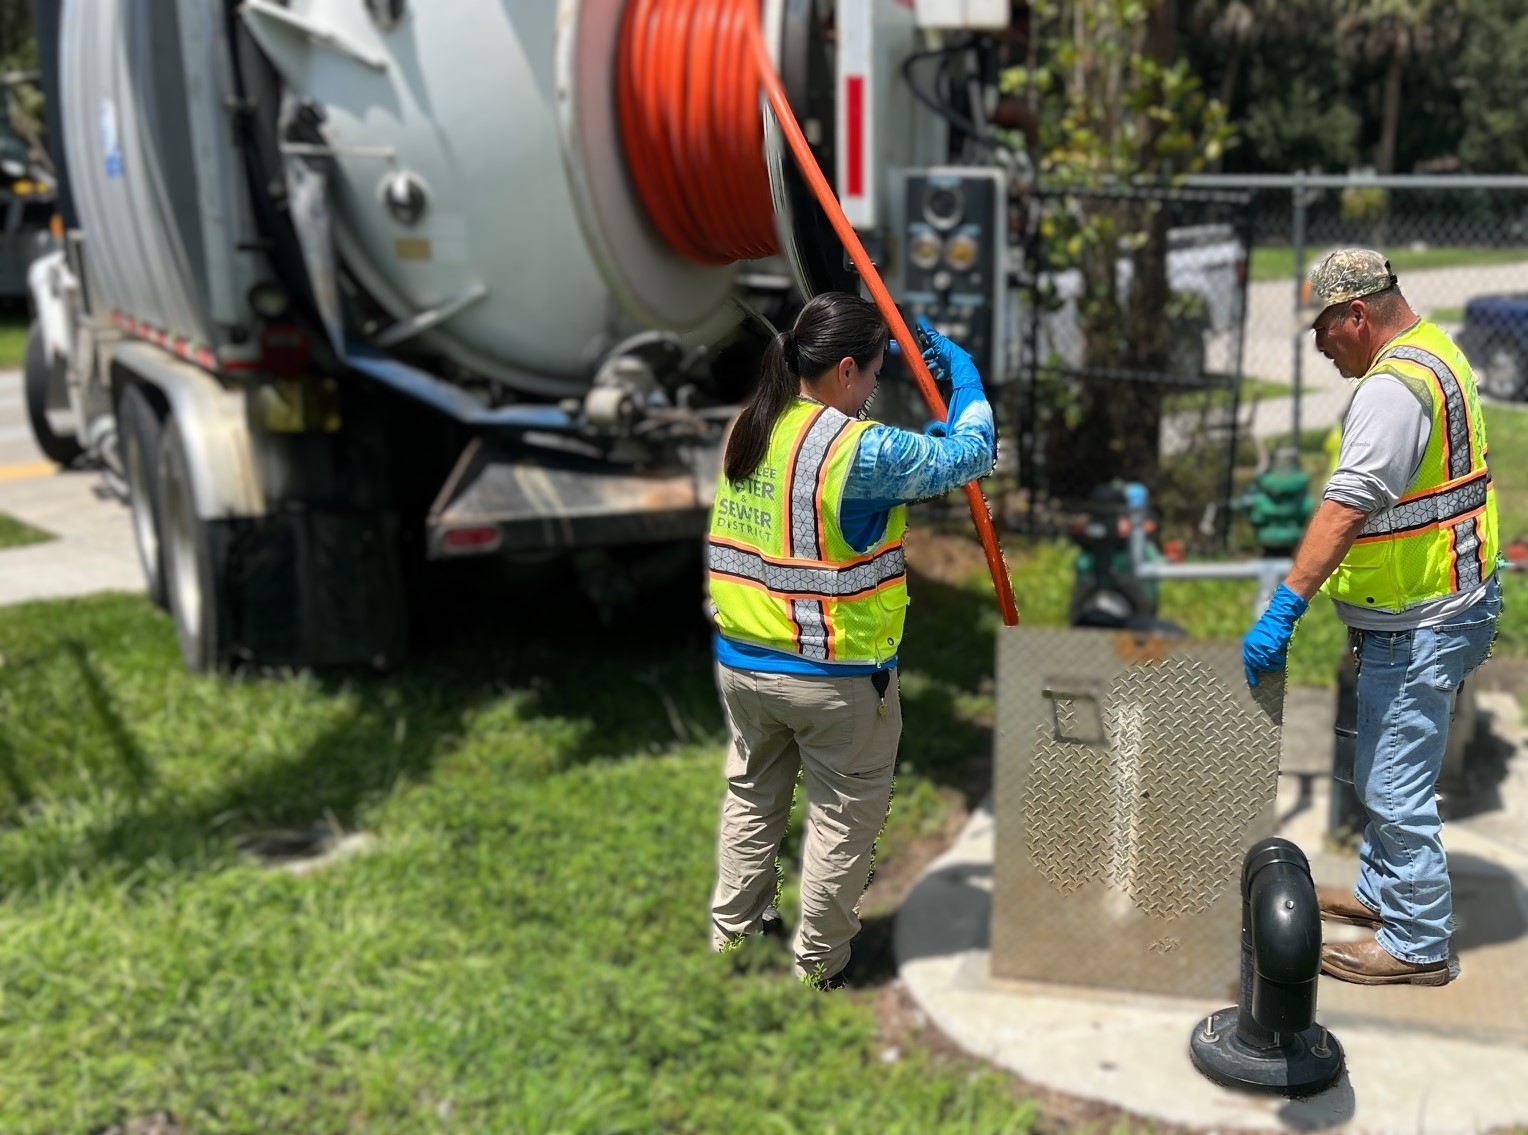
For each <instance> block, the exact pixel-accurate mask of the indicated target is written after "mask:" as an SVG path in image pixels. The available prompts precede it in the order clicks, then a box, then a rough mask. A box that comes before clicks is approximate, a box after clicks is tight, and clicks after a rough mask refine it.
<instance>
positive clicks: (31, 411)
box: [22, 319, 85, 469]
mask: <svg viewBox="0 0 1528 1135" xmlns="http://www.w3.org/2000/svg"><path fill="white" fill-rule="evenodd" d="M22 381H23V383H24V384H25V386H26V399H27V417H28V419H30V421H31V423H32V436H33V437H34V438H36V439H37V448H38V449H40V450H42V452H43V456H44V457H46V458H47V459H48V460H49V461H52V462H54V463H55V464H57V465H62V466H63V467H64V468H66V469H67V468H68V467H69V466H70V465H73V464H74V463H75V462H76V461H78V460H79V458H80V455H81V454H83V453H84V452H85V450H84V448H83V447H82V446H81V445H80V443H79V442H77V441H75V440H74V438H72V437H61V436H59V435H58V434H56V433H54V432H53V425H52V423H51V422H49V421H48V391H49V388H50V387H51V386H52V384H53V368H52V367H50V366H49V365H48V352H47V349H46V348H45V347H44V345H43V341H42V328H41V327H39V326H38V325H37V321H36V320H35V319H34V320H33V321H32V326H31V328H30V329H29V330H28V331H27V353H26V359H25V361H24V362H23V363H22Z"/></svg>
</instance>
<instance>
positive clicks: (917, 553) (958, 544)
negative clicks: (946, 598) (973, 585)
mask: <svg viewBox="0 0 1528 1135" xmlns="http://www.w3.org/2000/svg"><path fill="white" fill-rule="evenodd" d="M904 547H905V551H906V554H907V566H908V567H909V568H911V569H912V570H913V571H915V572H917V573H918V574H919V575H922V576H926V577H927V578H929V579H934V580H938V581H939V582H940V583H948V584H952V585H959V584H962V583H964V582H965V581H966V580H968V579H970V578H971V577H972V576H973V575H976V574H977V573H978V572H981V573H985V572H986V570H987V557H986V554H985V553H984V552H983V551H982V546H981V543H980V541H978V540H976V539H975V538H973V537H970V536H958V535H956V534H954V533H953V532H931V531H928V530H926V529H920V530H914V531H912V532H909V533H908V534H907V540H906V544H905V546H904Z"/></svg>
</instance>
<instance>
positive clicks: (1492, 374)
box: [1475, 336, 1528, 402]
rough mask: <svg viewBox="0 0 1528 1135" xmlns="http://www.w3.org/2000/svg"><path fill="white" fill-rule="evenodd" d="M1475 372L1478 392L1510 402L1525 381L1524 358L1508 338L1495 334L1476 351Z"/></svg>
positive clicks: (1519, 394) (1527, 379)
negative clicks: (1476, 365) (1477, 357)
mask: <svg viewBox="0 0 1528 1135" xmlns="http://www.w3.org/2000/svg"><path fill="white" fill-rule="evenodd" d="M1475 373H1476V376H1477V378H1478V379H1479V381H1480V389H1481V391H1482V392H1484V393H1486V394H1489V395H1490V396H1491V397H1492V398H1496V399H1499V400H1501V401H1503V402H1514V401H1516V400H1517V399H1519V398H1521V397H1522V396H1523V387H1524V385H1525V384H1528V359H1525V358H1524V357H1523V352H1522V351H1520V350H1519V349H1518V348H1517V346H1516V344H1514V343H1513V342H1512V341H1511V340H1510V339H1507V338H1505V337H1501V336H1498V337H1497V338H1495V339H1491V340H1490V341H1488V342H1487V343H1486V345H1485V348H1484V349H1483V350H1482V351H1481V352H1480V369H1479V370H1477V371H1476V372H1475Z"/></svg>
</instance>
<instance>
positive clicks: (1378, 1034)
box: [895, 690, 1528, 1135]
mask: <svg viewBox="0 0 1528 1135" xmlns="http://www.w3.org/2000/svg"><path fill="white" fill-rule="evenodd" d="M1478 703H1479V707H1480V711H1481V714H1482V721H1483V722H1484V721H1487V720H1488V724H1489V727H1490V731H1491V734H1490V736H1491V738H1492V741H1493V743H1494V744H1495V746H1496V747H1497V750H1498V755H1499V756H1500V758H1501V761H1502V764H1501V767H1502V769H1503V770H1504V777H1503V779H1502V780H1501V781H1500V782H1499V783H1497V784H1494V785H1492V786H1491V788H1490V789H1489V796H1488V797H1487V798H1484V799H1481V800H1474V801H1468V802H1460V806H1457V807H1455V808H1454V812H1455V815H1456V816H1457V818H1451V819H1449V821H1448V823H1447V824H1446V827H1445V831H1444V841H1445V844H1446V845H1447V847H1448V850H1449V853H1450V862H1451V869H1452V871H1453V873H1454V876H1455V895H1456V918H1457V919H1458V921H1459V924H1460V930H1459V933H1458V935H1457V936H1456V945H1457V947H1458V951H1459V957H1460V962H1461V966H1462V972H1461V975H1460V977H1459V978H1458V980H1456V981H1454V982H1452V983H1450V984H1449V985H1448V986H1446V987H1444V988H1442V989H1420V988H1414V987H1387V988H1364V987H1358V986H1352V985H1346V984H1344V983H1342V982H1337V981H1334V980H1333V979H1331V978H1327V977H1323V978H1322V979H1321V988H1320V993H1319V1005H1318V1010H1317V1021H1318V1022H1319V1023H1320V1024H1322V1025H1324V1026H1327V1027H1329V1028H1330V1029H1331V1030H1332V1032H1333V1034H1334V1035H1335V1036H1336V1037H1337V1038H1338V1040H1339V1041H1340V1042H1341V1044H1342V1045H1343V1047H1344V1049H1345V1051H1346V1056H1347V1060H1346V1071H1345V1072H1344V1073H1343V1074H1342V1076H1341V1077H1340V1078H1339V1080H1338V1081H1337V1083H1336V1084H1335V1085H1334V1086H1333V1087H1331V1088H1329V1089H1328V1090H1326V1091H1325V1092H1323V1093H1321V1094H1320V1095H1317V1096H1313V1097H1311V1098H1309V1099H1305V1100H1294V1101H1292V1100H1287V1099H1284V1098H1282V1097H1278V1096H1261V1095H1252V1094H1244V1093H1240V1092H1235V1091H1231V1090H1228V1089H1225V1088H1221V1087H1219V1086H1217V1085H1216V1084H1213V1083H1211V1082H1210V1081H1209V1080H1207V1079H1206V1078H1205V1077H1203V1076H1202V1075H1201V1074H1200V1073H1199V1072H1198V1071H1197V1070H1196V1069H1195V1068H1194V1067H1193V1065H1192V1064H1191V1063H1190V1061H1189V1034H1190V1031H1191V1030H1192V1029H1193V1027H1194V1026H1195V1022H1196V1021H1202V1020H1203V1019H1204V1018H1205V1016H1206V1015H1207V1014H1208V1013H1210V1012H1212V1011H1214V1010H1217V1009H1221V1008H1224V1007H1225V1006H1226V1004H1228V1003H1229V1002H1227V1001H1224V1000H1221V1001H1217V1002H1215V1003H1210V1002H1208V1001H1198V1000H1195V999H1190V998H1183V999H1179V998H1171V997H1156V996H1140V995H1133V994H1130V993H1126V992H1117V991H1111V990H1102V989H1080V988H1069V987H1062V986H1057V985H1048V984H1044V983H1039V982H1012V981H995V980H993V979H992V978H991V977H990V976H989V965H988V953H987V950H988V925H989V919H990V912H991V893H992V865H993V816H992V813H991V811H990V810H989V808H988V807H986V806H984V807H983V808H982V809H981V810H979V811H978V812H977V813H976V814H975V815H973V816H972V818H971V821H970V822H969V823H968V825H967V826H966V829H965V831H964V832H962V833H961V835H960V837H959V839H958V840H957V841H956V843H955V845H954V846H953V847H951V848H950V850H949V851H948V852H946V853H945V854H944V855H943V856H941V857H940V858H939V859H938V860H936V861H935V862H934V863H933V864H932V865H930V867H929V869H928V870H927V871H926V872H925V874H924V876H923V878H922V879H921V880H920V881H919V883H918V884H917V885H916V886H915V888H914V890H913V892H912V893H911V894H910V895H909V897H908V899H907V901H906V902H905V903H904V904H903V907H902V910H901V912H900V913H899V915H898V917H897V925H896V939H895V942H896V953H897V960H898V966H899V971H900V976H901V979H902V981H903V982H904V983H905V985H906V987H907V990H908V992H909V993H910V994H911V996H912V997H913V999H914V1000H915V1001H916V1002H917V1003H918V1004H919V1006H920V1007H921V1008H922V1009H923V1011H924V1012H925V1013H926V1014H927V1015H928V1017H929V1018H930V1019H931V1020H932V1021H933V1022H934V1023H935V1024H936V1025H938V1026H939V1028H940V1029H941V1030H943V1031H944V1032H945V1033H946V1034H947V1035H948V1036H949V1037H950V1038H952V1039H953V1040H954V1041H955V1042H956V1043H958V1044H959V1045H960V1046H961V1047H963V1048H965V1049H966V1050H967V1051H969V1052H971V1053H973V1054H975V1055H977V1056H980V1057H982V1058H984V1059H987V1060H990V1061H992V1062H993V1063H995V1064H997V1065H999V1066H1001V1067H1003V1068H1006V1069H1009V1070H1010V1071H1012V1072H1014V1073H1017V1074H1018V1075H1019V1076H1021V1077H1023V1078H1024V1079H1025V1080H1026V1081H1028V1082H1030V1083H1032V1084H1034V1085H1036V1086H1039V1087H1043V1088H1046V1089H1049V1090H1051V1091H1055V1092H1059V1093H1062V1094H1064V1095H1069V1096H1076V1097H1082V1098H1085V1099H1088V1100H1092V1101H1096V1102H1099V1103H1103V1104H1106V1105H1111V1106H1114V1107H1117V1108H1120V1109H1122V1110H1123V1111H1125V1112H1128V1113H1131V1114H1133V1115H1135V1116H1138V1117H1142V1118H1145V1119H1147V1120H1148V1121H1150V1122H1155V1123H1164V1124H1172V1125H1175V1126H1181V1127H1186V1128H1193V1129H1201V1130H1206V1131H1218V1132H1225V1131H1232V1130H1255V1131H1273V1130H1284V1129H1293V1130H1300V1131H1310V1130H1351V1131H1364V1132H1387V1133H1388V1132H1395V1133H1397V1135H1399V1133H1403V1132H1404V1133H1407V1135H1414V1133H1417V1132H1424V1131H1425V1132H1427V1133H1428V1135H1442V1133H1448V1132H1459V1133H1460V1135H1464V1133H1476V1132H1486V1131H1492V1130H1498V1129H1510V1128H1524V1127H1528V1040H1525V1039H1523V1038H1524V1037H1525V1036H1528V996H1525V993H1528V759H1525V758H1524V757H1523V750H1524V746H1525V739H1524V725H1523V720H1522V715H1521V712H1520V709H1519V706H1518V703H1517V700H1516V699H1515V698H1514V697H1512V696H1510V695H1507V694H1501V693H1481V694H1479V695H1478ZM1333 714H1334V702H1333V699H1332V696H1331V695H1327V694H1325V693H1324V692H1322V691H1301V690H1294V691H1291V697H1290V700H1289V701H1288V702H1287V703H1286V709H1285V734H1284V753H1285V755H1286V762H1285V763H1286V766H1290V765H1293V764H1296V763H1298V762H1299V760H1300V758H1299V757H1298V756H1296V757H1294V758H1293V759H1291V755H1292V754H1301V753H1308V751H1309V747H1310V746H1311V745H1312V744H1315V743H1318V739H1319V743H1320V744H1323V745H1324V746H1325V748H1326V751H1328V752H1329V751H1330V747H1331V737H1332V733H1331V729H1332V721H1333ZM1327 783H1329V781H1328V780H1326V779H1325V778H1323V777H1317V778H1316V780H1315V792H1314V795H1313V798H1311V799H1309V800H1308V801H1307V802H1306V806H1305V807H1303V808H1301V807H1299V806H1298V805H1299V804H1300V800H1299V791H1298V785H1297V783H1296V778H1295V777H1293V776H1283V777H1281V779H1280V793H1279V802H1278V810H1279V815H1280V816H1283V817H1286V821H1285V823H1284V824H1283V826H1282V827H1281V830H1280V834H1282V835H1284V836H1286V837H1288V838H1290V839H1293V840H1294V841H1295V842H1296V843H1298V844H1299V845H1300V846H1301V847H1302V848H1303V849H1304V850H1305V852H1306V853H1307V855H1309V856H1310V858H1311V863H1312V871H1313V873H1314V874H1315V875H1316V877H1317V879H1318V880H1319V881H1321V882H1332V883H1343V884H1349V885H1350V884H1351V881H1352V879H1353V878H1354V877H1355V876H1356V874H1357V861H1356V859H1355V858H1353V857H1351V856H1346V857H1344V856H1338V855H1334V854H1332V853H1331V852H1329V851H1328V850H1326V848H1325V847H1324V846H1323V844H1324V841H1323V836H1324V829H1325V824H1326V820H1327V807H1328V795H1327V792H1326V789H1325V785H1326V784H1327ZM1487 924H1489V925H1487ZM1323 932H1324V933H1325V934H1326V936H1327V937H1328V939H1329V940H1331V939H1335V938H1338V937H1349V936H1362V935H1363V933H1364V932H1363V931H1359V930H1357V929H1356V928H1350V927H1339V926H1336V925H1333V924H1325V925H1324V929H1323ZM1396 1016H1398V1017H1399V1018H1401V1019H1400V1020H1397V1019H1386V1018H1387V1017H1391V1018H1394V1017H1396ZM1493 1020H1494V1021H1496V1022H1498V1023H1501V1022H1505V1023H1506V1025H1507V1027H1506V1028H1505V1029H1502V1028H1496V1029H1491V1028H1483V1027H1481V1023H1482V1022H1490V1021H1493ZM1514 1026H1515V1027H1514Z"/></svg>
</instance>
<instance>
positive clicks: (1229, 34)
mask: <svg viewBox="0 0 1528 1135" xmlns="http://www.w3.org/2000/svg"><path fill="white" fill-rule="evenodd" d="M1307 14H1309V5H1308V4H1307V3H1305V2H1304V0H1198V3H1197V4H1195V6H1194V9H1193V14H1192V18H1193V27H1194V31H1195V33H1196V34H1198V35H1202V36H1208V37H1209V38H1210V39H1212V40H1214V41H1215V42H1217V43H1219V44H1221V45H1222V46H1223V47H1224V48H1225V49H1226V69H1225V70H1224V71H1223V72H1221V75H1220V103H1221V105H1222V106H1224V107H1225V108H1226V109H1227V110H1229V109H1231V107H1232V101H1231V100H1232V99H1234V98H1235V97H1236V88H1237V85H1238V84H1239V83H1240V81H1241V68H1242V61H1243V60H1245V59H1246V58H1247V57H1248V56H1250V55H1251V54H1252V53H1253V52H1254V51H1255V50H1256V49H1257V48H1259V47H1261V46H1263V45H1265V44H1271V43H1279V42H1283V41H1285V40H1289V39H1292V38H1294V37H1297V36H1299V35H1300V33H1301V29H1302V24H1303V19H1302V17H1303V16H1305V15H1307Z"/></svg>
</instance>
